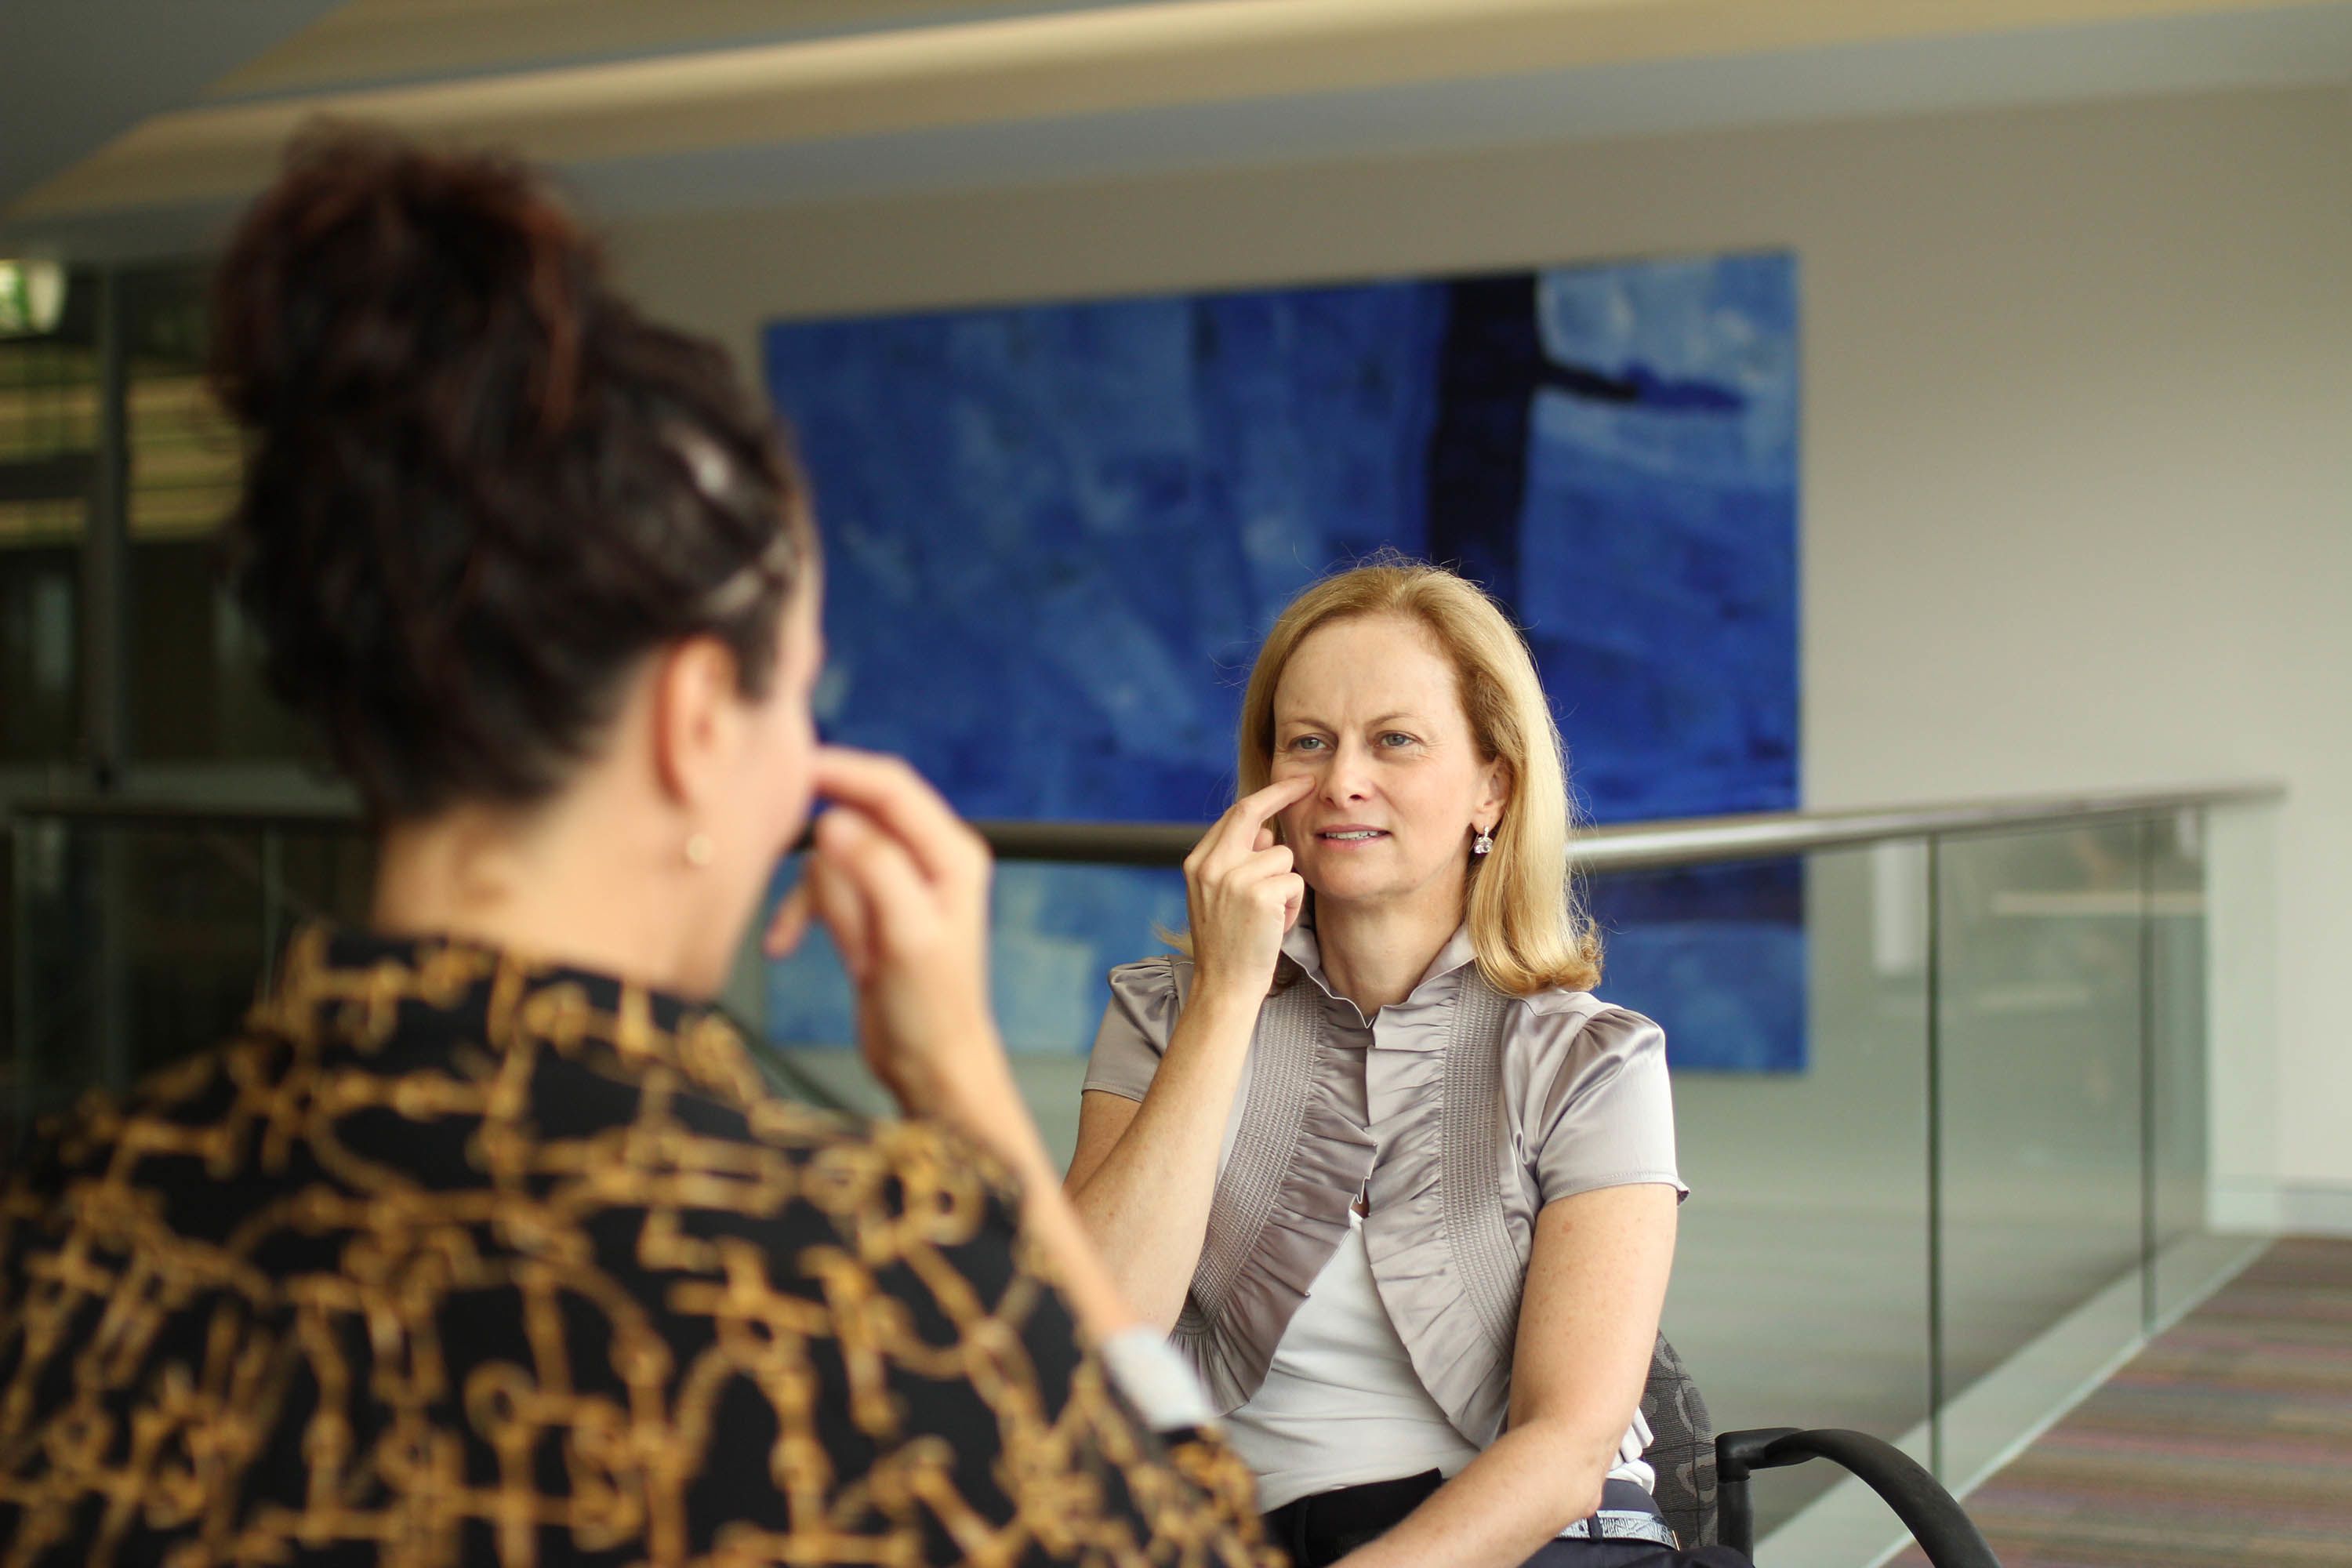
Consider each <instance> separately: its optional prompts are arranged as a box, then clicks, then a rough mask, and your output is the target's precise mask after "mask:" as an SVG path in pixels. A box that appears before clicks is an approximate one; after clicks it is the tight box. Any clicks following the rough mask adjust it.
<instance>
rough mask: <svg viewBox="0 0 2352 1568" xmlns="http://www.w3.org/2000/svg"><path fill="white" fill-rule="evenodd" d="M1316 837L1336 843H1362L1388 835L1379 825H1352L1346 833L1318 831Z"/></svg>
mask: <svg viewBox="0 0 2352 1568" xmlns="http://www.w3.org/2000/svg"><path fill="white" fill-rule="evenodd" d="M1315 837H1318V838H1322V839H1328V841H1330V842H1331V843H1334V844H1361V843H1363V842H1365V841H1366V840H1368V839H1372V838H1386V837H1388V835H1387V834H1385V833H1383V832H1381V830H1380V829H1379V828H1377V827H1351V828H1349V829H1348V830H1347V831H1346V832H1344V833H1318V834H1317V835H1316V836H1315Z"/></svg>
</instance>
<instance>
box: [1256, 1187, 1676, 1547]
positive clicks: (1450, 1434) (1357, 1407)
mask: <svg viewBox="0 0 2352 1568" xmlns="http://www.w3.org/2000/svg"><path fill="white" fill-rule="evenodd" d="M1349 1218H1350V1221H1351V1223H1350V1224H1349V1227H1348V1234H1347V1235H1346V1236H1345V1237H1342V1238H1341V1240H1340V1242H1339V1247H1338V1249H1337V1250H1335V1251H1334V1252H1333V1253H1332V1254H1331V1258H1330V1260H1329V1261H1328V1262H1327V1263H1325V1264H1324V1265H1323V1270H1322V1272H1321V1273H1319V1274H1318V1275H1317V1276H1316V1277H1315V1284H1314V1286H1313V1287H1312V1288H1311V1289H1309V1290H1308V1291H1307V1300H1304V1301H1302V1302H1300V1303H1299V1307H1298V1310H1297V1313H1296V1314H1294V1315H1293V1316H1292V1318H1291V1320H1290V1325H1289V1327H1288V1328H1286V1329H1285V1330H1284V1331H1283V1334H1282V1341H1281V1342H1280V1343H1279V1344H1277V1345H1276V1346H1275V1350H1274V1363H1273V1364H1272V1365H1271V1366H1269V1367H1268V1368H1267V1369H1266V1374H1265V1383H1263V1384H1260V1385H1259V1387H1258V1391H1257V1393H1256V1394H1254V1395H1252V1396H1251V1398H1250V1401H1249V1403H1248V1404H1246V1405H1243V1406H1242V1407H1241V1408H1240V1409H1238V1410H1236V1411H1234V1413H1233V1414H1232V1415H1228V1416H1226V1417H1225V1431H1226V1436H1227V1438H1228V1440H1229V1441H1231V1443H1232V1444H1233V1447H1234V1451H1235V1452H1237V1453H1238V1454H1240V1455H1241V1457H1242V1458H1243V1459H1244V1460H1245V1461H1247V1463H1248V1465H1249V1467H1250V1468H1251V1469H1252V1470H1254V1471H1255V1472H1256V1473H1257V1478H1258V1507H1259V1508H1260V1509H1263V1510H1266V1511H1268V1512H1271V1511H1273V1510H1276V1509H1277V1508H1280V1507H1282V1506H1283V1505H1284V1504H1285V1503H1289V1502H1295V1501H1296V1500H1298V1499H1300V1498H1303V1497H1311V1496H1313V1495H1314V1494H1315V1493H1317V1492H1325V1491H1330V1490H1332V1489H1335V1488H1339V1487H1350V1486H1358V1485H1360V1484H1362V1483H1363V1482H1366V1481H1386V1480H1395V1479H1400V1478H1402V1477H1405V1476H1417V1475H1420V1474H1423V1472H1424V1471H1428V1470H1438V1471H1441V1472H1443V1473H1444V1475H1445V1476H1446V1478H1447V1479H1452V1478H1453V1477H1454V1475H1455V1474H1456V1473H1457V1472H1459V1471H1460V1470H1461V1469H1462V1468H1463V1467H1465V1465H1467V1464H1469V1463H1470V1461H1471V1460H1473V1459H1475V1458H1477V1457H1478V1449H1477V1447H1475V1445H1473V1444H1472V1443H1471V1442H1470V1441H1469V1440H1468V1439H1467V1438H1465V1437H1464V1436H1462V1434H1461V1433H1460V1432H1458V1431H1456V1430H1454V1424H1453V1423H1452V1422H1451V1421H1448V1420H1447V1419H1446V1418H1445V1412H1444V1411H1443V1410H1441V1409H1439V1408H1438V1405H1437V1401H1435V1400H1434V1399H1432V1398H1431V1397H1430V1396H1429V1391H1428V1390H1427V1389H1425V1388H1423V1387H1422V1385H1421V1380H1420V1378H1419V1377H1417V1376H1415V1375H1414V1373H1413V1370H1412V1356H1411V1355H1410V1354H1408V1353H1407V1352H1406V1351H1405V1348H1404V1342H1403V1341H1402V1339H1399V1338H1398V1337H1397V1331H1396V1326H1395V1325H1394V1324H1393V1323H1391V1322H1390V1321H1389V1314H1388V1310H1387V1309H1386V1308H1385V1307H1383V1306H1382V1305H1381V1296H1380V1287H1379V1286H1378V1285H1377V1284H1376V1283H1375V1282H1374V1280H1373V1279H1372V1260H1371V1255H1370V1253H1369V1252H1368V1251H1366V1249H1365V1247H1364V1229H1363V1221H1362V1219H1361V1218H1360V1216H1357V1215H1349ZM1649 1442H1650V1430H1649V1427H1648V1426H1647V1424H1645V1423H1644V1422H1643V1419H1642V1415H1641V1412H1639V1411H1635V1412H1634V1414H1633V1426H1632V1427H1630V1428H1629V1429H1628V1430H1627V1431H1626V1434H1625V1441H1624V1443H1623V1444H1622V1446H1621V1447H1619V1449H1618V1458H1617V1464H1616V1466H1615V1468H1612V1470H1611V1471H1610V1472H1609V1474H1610V1477H1611V1479H1618V1480H1629V1481H1633V1482H1634V1483H1636V1484H1637V1485H1639V1486H1640V1487H1641V1488H1642V1489H1643V1490H1644V1491H1648V1490H1650V1489H1652V1488H1653V1487H1654V1484H1655V1481H1656V1476H1655V1475H1654V1472H1653V1471H1652V1470H1651V1468H1650V1467H1649V1466H1648V1465H1646V1464H1644V1463H1643V1462H1642V1450H1643V1448H1645V1447H1648V1446H1649Z"/></svg>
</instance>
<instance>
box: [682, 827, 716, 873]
mask: <svg viewBox="0 0 2352 1568" xmlns="http://www.w3.org/2000/svg"><path fill="white" fill-rule="evenodd" d="M718 853H719V851H718V850H717V848H716V847H713V846H712V844H711V842H710V835H709V834H708V833H689V834H688V835H687V837H686V863H687V864H688V865H689V866H693V867H697V868H700V867H703V866H708V865H709V864H710V862H711V861H712V860H713V859H714V858H717V856H718Z"/></svg>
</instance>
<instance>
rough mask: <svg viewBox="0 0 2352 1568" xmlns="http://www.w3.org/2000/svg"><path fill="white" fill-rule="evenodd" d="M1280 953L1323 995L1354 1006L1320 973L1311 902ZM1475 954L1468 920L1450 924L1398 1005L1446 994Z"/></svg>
mask: <svg viewBox="0 0 2352 1568" xmlns="http://www.w3.org/2000/svg"><path fill="white" fill-rule="evenodd" d="M1282 953H1283V956H1284V957H1286V958H1287V959H1289V960H1290V961H1291V962H1292V963H1295V964H1297V966H1298V971H1299V973H1302V974H1304V975H1306V976H1307V979H1309V980H1311V981H1313V982H1314V983H1315V984H1316V987H1317V988H1318V990H1320V991H1321V992H1322V993H1323V994H1324V995H1325V996H1327V997H1329V998H1330V999H1331V1000H1332V1001H1334V1002H1337V1003H1339V1004H1341V1005H1345V1006H1348V1007H1351V1008H1352V1007H1354V1006H1355V1004H1354V1003H1353V1002H1351V1001H1349V999H1348V998H1347V997H1345V996H1342V995H1340V994H1339V993H1338V992H1336V991H1334V990H1332V989H1331V982H1330V981H1329V979H1328V978H1327V977H1326V976H1325V974H1324V973H1323V947H1322V943H1321V942H1319V941H1318V939H1317V937H1316V934H1315V920H1314V911H1313V909H1312V907H1311V906H1310V908H1309V909H1308V910H1307V912H1306V913H1305V914H1303V915H1301V916H1300V917H1299V921H1298V923H1297V925H1295V926H1293V927H1291V928H1290V930H1289V931H1288V932H1286V934H1285V935H1284V937H1283V939H1282ZM1477 958H1478V953H1477V950H1476V949H1475V947H1473V946H1472V945H1471V942H1470V922H1469V921H1463V922H1462V923H1461V924H1460V925H1458V926H1455V927H1454V934H1453V935H1452V936H1450V937H1448V938H1446V939H1445V945H1444V947H1441V948H1439V949H1438V950H1437V956H1436V957H1435V958H1433V959H1431V960H1430V961H1429V967H1428V968H1426V969H1424V970H1423V971H1422V972H1421V978H1420V979H1419V980H1416V981H1414V982H1413V984H1412V990H1411V991H1409V992H1407V993H1406V994H1405V998H1404V1000H1403V1002H1402V1003H1400V1004H1399V1005H1400V1006H1402V1007H1412V1006H1415V1005H1421V1004H1424V1003H1429V1002H1434V1001H1437V1000H1439V999H1440V998H1442V997H1444V996H1447V995H1450V994H1452V993H1453V990H1454V987H1455V986H1457V985H1459V984H1461V976H1462V972H1463V971H1464V970H1465V969H1467V968H1469V967H1470V965H1472V964H1473V963H1476V962H1477ZM1357 1016H1359V1017H1361V1016H1362V1014H1361V1012H1360V1011H1359V1013H1358V1015H1357Z"/></svg>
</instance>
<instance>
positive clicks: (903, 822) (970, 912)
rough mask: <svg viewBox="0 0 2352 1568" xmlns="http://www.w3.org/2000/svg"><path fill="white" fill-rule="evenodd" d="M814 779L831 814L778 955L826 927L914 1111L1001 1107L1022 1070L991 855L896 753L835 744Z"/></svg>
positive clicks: (872, 1057)
mask: <svg viewBox="0 0 2352 1568" xmlns="http://www.w3.org/2000/svg"><path fill="white" fill-rule="evenodd" d="M815 772H816V793H817V795H819V796H820V797H822V798H824V799H825V800H827V801H830V802H831V803H832V806H831V809H830V810H828V811H826V812H825V813H824V815H823V816H819V817H818V818H817V821H816V827H815V835H814V837H815V847H814V851H813V852H812V853H811V854H810V856H809V858H808V868H807V873H806V875H805V876H804V877H803V879H802V881H801V885H800V886H799V887H797V888H795V889H793V891H792V893H791V894H790V895H789V896H788V897H787V898H786V899H785V900H784V901H783V903H782V906H781V907H780V908H779V909H778V910H777V911H776V917H775V920H774V921H773V922H772V924H771V925H770V926H769V928H768V933H767V939H766V942H765V944H764V945H765V946H766V948H767V951H768V953H769V955H770V956H771V957H781V956H782V954H783V953H785V952H790V951H791V950H792V949H793V947H794V946H796V945H798V943H799V942H800V939H801V937H802V935H803V933H804V932H805V931H807V929H808V924H809V921H810V919H811V918H812V917H814V918H815V919H817V920H821V921H824V923H825V926H826V928H827V929H828V930H830V931H832V933H833V939H834V945H835V947H837V948H838V949H839V950H840V952H841V962H842V966H843V967H844V968H845V969H846V970H847V971H848V972H849V979H850V983H851V984H853V985H854V986H856V991H857V1036H858V1040H857V1044H858V1049H859V1050H860V1052H861V1053H862V1054H863V1055H864V1056H865V1058H866V1066H868V1067H869V1068H873V1069H874V1075H875V1077H877V1078H878V1079H881V1080H882V1082H883V1084H884V1085H885V1086H887V1088H888V1089H889V1090H890V1092H891V1093H892V1094H893V1095H895V1096H896V1097H897V1098H898V1103H899V1104H900V1105H901V1106H903V1107H904V1108H905V1109H906V1110H908V1113H909V1114H913V1115H936V1114H949V1115H952V1114H954V1113H955V1111H956V1110H960V1109H961V1108H962V1107H961V1102H962V1101H964V1100H968V1099H969V1098H971V1094H973V1093H974V1092H977V1093H978V1094H979V1095H981V1096H982V1098H984V1099H992V1098H994V1096H995V1094H996V1091H997V1090H998V1089H1001V1088H1002V1087H1003V1085H1001V1084H1000V1083H999V1082H998V1079H1003V1078H1005V1077H1006V1076H1007V1075H1008V1074H1009V1071H1010V1069H1009V1068H1007V1066H1006V1064H1005V1062H1004V1059H1003V1042H1002V1040H1001V1039H1000V1038H999V1037H998V1035H997V1031H996V1021H995V1017H994V1016H993V1015H992V1013H991V1012H990V1011H989V1005H988V884H989V878H990V873H991V870H992V866H993V861H992V858H991V856H990V855H989V852H988V846H987V845H986V844H984V843H982V840H981V837H980V835H978V834H977V833H974V832H973V831H972V830H971V828H970V827H969V826H965V824H964V822H963V820H962V818H961V817H959V816H956V814H955V812H954V810H953V809H952V808H951V807H950V806H949V805H948V803H947V802H946V801H945V800H942V799H941V798H940V795H939V792H938V791H936V790H934V789H933V788H932V787H931V786H930V785H929V784H927V783H925V782H924V781H923V778H922V775H921V774H919V773H916V772H915V770H914V769H913V768H911V767H909V766H908V765H907V764H906V763H903V762H901V761H899V760H898V758H896V757H889V756H883V755H880V754H878V753H876V752H856V751H850V750H848V749H846V748H844V747H839V746H827V747H823V748H820V749H819V751H818V752H817V758H816V770H815Z"/></svg>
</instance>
